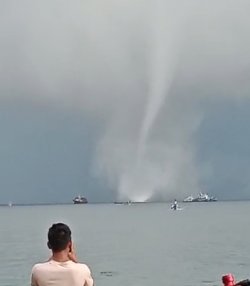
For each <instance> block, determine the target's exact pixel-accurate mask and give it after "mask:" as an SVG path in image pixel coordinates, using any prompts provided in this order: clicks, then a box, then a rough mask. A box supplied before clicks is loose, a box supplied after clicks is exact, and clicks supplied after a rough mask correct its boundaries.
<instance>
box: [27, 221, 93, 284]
mask: <svg viewBox="0 0 250 286" xmlns="http://www.w3.org/2000/svg"><path fill="white" fill-rule="evenodd" d="M48 247H49V249H51V251H52V256H51V258H50V259H49V261H47V262H45V263H39V264H35V265H34V266H33V268H32V272H31V286H48V285H50V286H93V284H94V282H93V278H92V276H91V272H90V269H89V267H88V266H87V265H86V264H83V263H79V262H78V261H77V257H76V253H75V250H74V246H73V242H72V240H71V230H70V228H69V227H68V226H67V225H66V224H63V223H56V224H53V225H52V226H51V228H50V229H49V232H48Z"/></svg>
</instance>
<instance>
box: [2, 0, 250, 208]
mask: <svg viewBox="0 0 250 286" xmlns="http://www.w3.org/2000/svg"><path fill="white" fill-rule="evenodd" d="M249 10H250V2H249V1H248V0H240V1H235V0H234V1H232V0H220V1H214V0H209V1H206V0H204V1H198V0H190V1H184V0H179V1H176V0H175V1H173V0H168V1H166V0H147V1H146V0H145V1H137V2H136V1H132V0H120V1H113V0H106V1H103V0H97V1H80V0H79V1H70V2H69V1H67V2H66V1H60V2H59V1H55V2H51V1H42V2H35V1H28V0H23V1H14V0H11V1H9V0H8V1H0V130H1V143H0V159H1V160H0V182H1V185H0V186H1V188H0V203H6V202H8V201H9V200H11V201H13V202H14V203H21V202H23V203H34V202H70V201H72V199H73V197H74V196H76V195H78V194H79V193H80V194H82V195H85V196H87V198H88V199H89V200H90V201H95V202H100V201H111V200H114V199H115V198H116V196H117V195H118V194H122V195H123V196H125V195H128V196H129V197H130V198H139V197H140V198H141V197H143V196H145V197H149V196H150V195H152V194H153V193H155V192H157V193H160V195H161V196H162V197H163V198H164V199H173V198H175V197H177V198H179V199H181V198H183V197H184V196H187V195H189V194H193V195H195V194H196V192H198V191H205V192H209V193H210V194H212V195H215V196H218V198H220V199H231V198H235V199H236V198H238V199H249V198H250V179H249V178H250V149H249V146H250V127H249V121H250V52H249V51H250V36H249V35H250V18H249V17H248V16H249V13H248V12H249ZM138 154H141V155H140V156H139V155H138Z"/></svg>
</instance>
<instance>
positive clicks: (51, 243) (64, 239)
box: [48, 223, 71, 253]
mask: <svg viewBox="0 0 250 286" xmlns="http://www.w3.org/2000/svg"><path fill="white" fill-rule="evenodd" d="M48 247H49V249H51V250H52V252H54V253H55V252H61V251H64V250H67V251H69V250H70V248H71V230H70V228H69V227H68V226H67V225H66V224H64V223H55V224H53V225H52V226H51V227H50V229H49V232H48Z"/></svg>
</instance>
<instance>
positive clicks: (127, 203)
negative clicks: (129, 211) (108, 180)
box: [114, 201, 132, 205]
mask: <svg viewBox="0 0 250 286" xmlns="http://www.w3.org/2000/svg"><path fill="white" fill-rule="evenodd" d="M131 203H132V202H131V201H127V202H114V204H115V205H131Z"/></svg>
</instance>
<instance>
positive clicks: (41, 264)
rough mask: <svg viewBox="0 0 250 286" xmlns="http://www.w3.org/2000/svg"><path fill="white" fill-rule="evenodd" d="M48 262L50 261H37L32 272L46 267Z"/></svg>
mask: <svg viewBox="0 0 250 286" xmlns="http://www.w3.org/2000/svg"><path fill="white" fill-rule="evenodd" d="M47 264H48V262H41V263H36V264H35V265H34V266H33V267H32V270H31V272H32V273H35V272H37V271H39V270H40V269H42V268H44V267H46V265H47Z"/></svg>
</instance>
